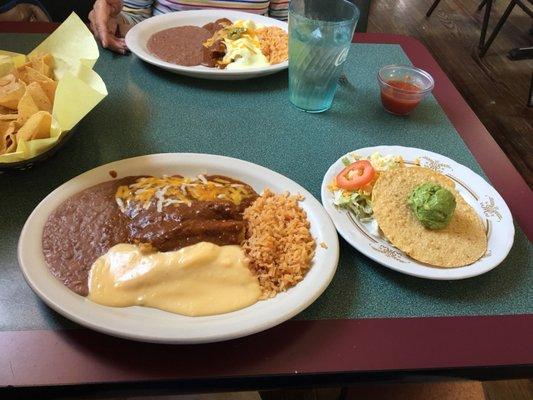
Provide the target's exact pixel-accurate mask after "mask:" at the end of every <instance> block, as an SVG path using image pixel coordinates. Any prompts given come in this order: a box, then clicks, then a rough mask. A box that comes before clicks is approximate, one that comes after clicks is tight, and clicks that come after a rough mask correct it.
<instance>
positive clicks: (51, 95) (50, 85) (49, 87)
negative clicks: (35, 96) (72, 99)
mask: <svg viewBox="0 0 533 400" xmlns="http://www.w3.org/2000/svg"><path fill="white" fill-rule="evenodd" d="M39 86H41V88H42V89H43V91H44V92H45V93H46V96H47V97H48V100H50V103H52V105H53V104H54V99H55V96H56V89H57V81H52V80H50V81H46V82H39Z"/></svg>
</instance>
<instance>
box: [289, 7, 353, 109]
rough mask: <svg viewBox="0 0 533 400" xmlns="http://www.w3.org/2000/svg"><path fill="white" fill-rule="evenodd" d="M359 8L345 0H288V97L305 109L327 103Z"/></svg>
mask: <svg viewBox="0 0 533 400" xmlns="http://www.w3.org/2000/svg"><path fill="white" fill-rule="evenodd" d="M358 19H359V9H358V8H357V7H356V6H355V5H353V4H352V3H350V2H349V1H347V0H291V2H290V6H289V99H290V101H291V103H292V104H294V105H295V106H296V107H298V108H299V109H301V110H304V111H307V112H313V113H318V112H323V111H326V110H327V109H329V108H330V107H331V104H332V102H333V97H334V96H335V91H336V90H337V83H338V81H339V77H340V75H341V73H342V67H343V64H344V61H345V60H346V57H347V55H348V51H349V50H350V44H351V42H352V37H353V33H354V30H355V25H356V23H357V21H358Z"/></svg>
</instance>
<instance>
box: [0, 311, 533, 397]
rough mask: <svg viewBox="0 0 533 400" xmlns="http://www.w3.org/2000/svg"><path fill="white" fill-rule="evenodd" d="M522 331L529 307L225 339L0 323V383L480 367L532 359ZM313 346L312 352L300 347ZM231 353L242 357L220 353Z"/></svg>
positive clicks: (285, 328) (532, 345)
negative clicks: (167, 340)
mask: <svg viewBox="0 0 533 400" xmlns="http://www.w3.org/2000/svg"><path fill="white" fill-rule="evenodd" d="M532 336H533V315H532V314H518V315H500V316H484V317H480V316H478V317H472V316H464V317H419V318H408V317H404V318H367V319H354V320H346V319H342V320H340V319H339V320H320V321H298V320H291V321H288V322H286V323H284V324H282V325H279V326H277V327H275V328H272V329H270V330H267V331H264V332H261V333H258V334H255V335H252V336H248V337H245V338H241V339H236V340H231V341H228V342H219V343H210V344H202V345H174V346H171V345H162V344H149V343H138V342H132V341H128V340H125V339H119V338H115V337H112V336H107V335H104V334H100V333H97V332H92V331H89V330H86V329H71V330H36V331H4V332H0V348H2V349H4V350H3V351H2V352H1V353H0V387H2V386H13V387H26V386H54V385H75V384H80V383H82V384H99V383H117V382H123V383H127V382H156V381H162V380H168V381H171V380H175V381H182V380H183V381H185V380H205V381H207V380H210V381H212V380H217V379H236V378H243V379H253V378H257V377H265V376H270V375H272V376H279V375H285V376H295V377H296V376H301V375H321V374H325V373H327V374H339V376H340V374H346V373H352V374H357V373H361V374H362V373H365V374H367V375H369V376H371V375H372V373H374V374H378V373H385V372H390V373H394V372H398V371H403V372H404V373H411V374H418V375H420V374H423V373H424V371H426V370H439V369H445V370H450V369H454V368H470V369H473V370H476V369H479V370H480V371H481V370H483V369H486V368H487V367H494V368H496V367H502V366H507V367H512V366H521V365H532V364H533V342H532V341H531V340H529V339H530V338H531V337H532ZM420 338H431V340H420ZM318 346H320V349H321V351H320V352H318V351H315V352H310V351H309V349H316V348H317V347H318ZM414 348H416V351H405V349H414ZM443 350H445V351H443ZM236 352H239V353H241V354H246V357H240V358H232V357H231V356H229V355H231V354H235V353H236ZM32 354H39V357H38V358H37V357H33V356H32ZM50 360H53V361H50ZM52 366H53V367H52ZM72 366H76V367H75V368H73V367H72ZM51 367H52V368H51ZM147 367H148V368H147Z"/></svg>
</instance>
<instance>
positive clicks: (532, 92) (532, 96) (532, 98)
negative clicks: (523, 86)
mask: <svg viewBox="0 0 533 400" xmlns="http://www.w3.org/2000/svg"><path fill="white" fill-rule="evenodd" d="M527 106H528V107H533V73H532V74H531V83H530V84H529V98H528V100H527Z"/></svg>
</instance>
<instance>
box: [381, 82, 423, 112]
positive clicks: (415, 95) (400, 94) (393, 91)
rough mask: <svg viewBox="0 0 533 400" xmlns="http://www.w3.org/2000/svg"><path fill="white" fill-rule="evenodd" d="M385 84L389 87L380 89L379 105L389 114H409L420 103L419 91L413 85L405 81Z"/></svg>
mask: <svg viewBox="0 0 533 400" xmlns="http://www.w3.org/2000/svg"><path fill="white" fill-rule="evenodd" d="M387 84H388V85H389V87H382V88H381V103H382V104H383V107H385V109H386V110H388V111H390V112H391V113H394V114H399V115H405V114H409V113H410V112H411V111H413V109H415V108H416V106H417V105H418V103H420V100H421V99H422V96H421V95H420V93H421V90H420V88H419V87H418V86H416V85H415V84H413V83H410V82H406V81H387ZM397 89H399V90H397Z"/></svg>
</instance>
